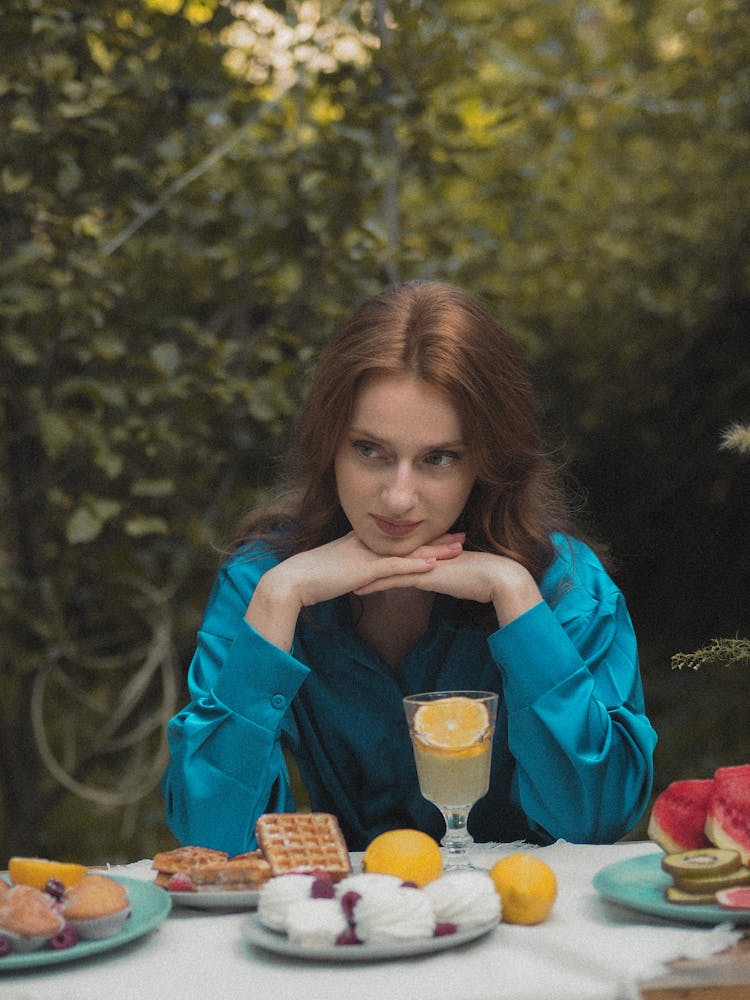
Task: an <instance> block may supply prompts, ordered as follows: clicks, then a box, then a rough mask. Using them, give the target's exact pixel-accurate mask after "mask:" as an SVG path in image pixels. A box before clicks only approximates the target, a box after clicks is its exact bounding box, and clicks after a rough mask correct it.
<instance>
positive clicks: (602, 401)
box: [0, 0, 750, 861]
mask: <svg viewBox="0 0 750 1000" xmlns="http://www.w3.org/2000/svg"><path fill="white" fill-rule="evenodd" d="M6 6H7V8H8V9H7V10H6V11H5V12H4V15H3V30H2V35H1V37H0V49H1V50H2V55H3V59H2V63H0V96H1V97H2V101H1V102H0V128H1V131H0V134H1V135H2V164H1V165H0V213H1V214H2V226H1V227H0V239H1V240H2V258H1V259H0V324H1V325H0V414H1V417H2V427H3V438H2V444H3V449H2V453H1V454H0V502H1V503H2V506H3V511H4V517H3V518H2V520H1V521H0V616H1V617H0V621H1V622H2V638H3V641H2V646H1V647H0V656H1V657H2V666H1V668H0V669H1V670H2V678H3V681H2V685H3V686H2V698H1V699H0V781H1V783H2V799H1V800H0V824H2V830H1V836H0V856H5V855H7V854H9V853H13V852H16V853H18V852H20V853H41V854H48V855H53V856H62V855H65V856H76V857H80V858H81V859H83V860H87V861H98V860H104V859H105V858H106V859H109V860H116V859H118V858H119V859H133V858H135V857H141V856H148V855H150V854H152V853H153V852H154V850H155V849H156V848H157V847H159V846H162V845H164V844H165V843H166V842H168V841H169V835H168V833H167V832H166V830H165V827H164V824H163V815H162V809H161V802H160V796H159V792H158V788H157V787H156V781H157V777H158V773H159V770H160V768H161V766H162V764H163V759H164V757H163V754H164V744H163V727H164V721H165V719H166V717H167V716H168V714H169V713H170V712H171V711H172V710H173V709H174V707H175V706H176V705H178V704H179V703H180V702H181V699H182V698H183V697H184V672H185V668H186V665H187V663H188V662H189V658H190V655H191V650H192V644H193V637H194V633H195V629H196V627H197V624H198V621H199V616H200V613H201V610H202V607H203V604H204V602H205V599H206V596H207V593H208V589H209V587H210V584H211V579H212V576H213V573H214V570H215V567H216V564H217V561H218V559H219V558H220V555H221V550H222V549H223V547H225V546H226V545H227V544H228V543H229V541H230V540H231V537H232V531H233V526H234V523H235V521H236V519H237V517H238V516H239V515H240V514H241V513H242V512H243V511H244V510H245V509H246V508H248V507H249V506H250V505H251V504H252V503H253V502H255V501H256V499H257V498H258V497H259V496H260V495H261V494H262V491H263V489H264V487H266V486H267V485H268V484H269V483H270V482H271V480H272V479H273V478H275V476H276V474H277V471H278V468H279V465H278V462H279V456H280V455H281V454H282V453H283V450H284V445H285V443H286V437H287V434H288V431H289V428H290V425H291V424H292V423H293V418H294V414H295V411H296V407H297V404H298V402H299V400H300V398H301V396H302V394H303V393H304V389H305V382H306V377H307V373H308V372H309V368H310V365H311V363H312V361H313V360H314V358H315V355H316V353H317V350H318V348H319V346H320V345H321V344H322V343H323V342H324V341H325V340H326V338H327V337H328V335H329V334H330V332H331V330H332V329H333V328H334V326H335V325H336V323H337V322H338V321H339V319H341V317H342V316H343V315H344V314H346V313H347V312H348V311H349V310H350V308H351V307H352V306H353V305H354V304H355V303H356V302H358V301H360V300H361V299H362V298H364V297H365V296H367V295H368V294H371V293H372V292H374V291H376V290H378V289H379V288H381V287H382V286H383V284H384V283H386V282H388V281H391V280H393V279H397V278H408V277H413V276H427V277H428V276H436V277H443V278H446V279H449V280H453V281H455V282H457V283H459V284H461V285H464V286H465V287H467V288H469V289H471V290H472V291H474V292H476V293H477V294H479V295H481V296H482V297H484V298H485V300H486V301H488V303H489V304H490V305H491V307H492V308H493V309H495V311H496V312H497V313H498V315H500V316H501V317H502V318H503V319H504V321H505V322H506V323H507V325H508V326H509V327H510V328H511V329H512V330H513V331H514V333H515V334H516V335H517V336H518V338H519V341H520V342H521V344H522V346H523V349H524V351H525V352H526V354H527V356H528V358H529V361H530V362H531V363H532V364H533V366H534V370H535V373H536V376H537V378H538V384H539V389H540V394H541V399H542V402H543V405H544V410H545V416H546V418H547V420H548V423H549V427H550V446H551V447H553V448H555V449H556V450H557V451H558V452H559V454H560V458H561V461H564V462H565V463H566V465H567V467H568V469H569V470H570V474H571V477H572V478H573V479H574V480H575V481H577V482H580V483H581V484H584V485H585V488H586V491H587V493H588V496H587V506H588V513H589V516H590V519H591V523H592V525H593V526H594V528H595V529H596V530H597V532H598V533H600V534H601V535H602V536H604V537H605V538H607V539H608V540H609V541H610V542H611V543H612V546H613V549H614V552H615V554H616V556H617V557H618V558H619V560H620V563H621V567H622V568H621V582H622V584H623V587H624V589H625V590H626V592H627V595H628V598H629V601H630V604H631V608H632V610H633V614H634V617H635V620H636V625H637V627H638V630H639V633H640V635H641V640H642V650H643V663H644V679H645V683H646V688H647V695H648V699H649V704H650V707H651V713H652V716H653V717H654V721H655V724H656V726H657V729H659V730H660V733H661V742H660V744H659V748H658V751H657V788H658V787H663V785H664V784H666V782H667V781H668V780H671V779H672V778H674V777H681V776H702V775H705V774H706V773H710V772H711V770H712V769H713V768H714V767H716V766H719V765H721V764H726V763H736V762H739V761H740V760H747V759H749V758H750V745H748V739H749V738H748V735H747V726H746V725H745V724H744V722H743V719H742V718H741V717H740V716H739V715H738V709H737V706H738V705H740V704H742V702H743V699H744V702H745V703H747V693H748V685H749V684H750V678H749V677H748V675H747V672H746V671H745V672H743V673H742V674H737V673H736V672H734V673H733V672H732V669H731V665H730V666H728V667H727V668H726V669H722V670H721V671H713V672H709V673H701V672H699V673H695V672H672V671H670V658H671V656H672V655H673V653H674V652H675V651H676V650H689V649H692V648H694V647H695V646H696V645H699V644H702V643H704V642H705V641H706V640H707V639H708V638H710V637H711V636H712V635H718V634H734V633H737V632H739V633H742V634H747V633H748V631H749V630H748V618H749V617H750V615H749V614H748V599H747V593H748V567H749V566H750V532H748V527H747V489H748V475H749V474H748V463H747V462H746V461H742V460H741V459H739V458H737V459H735V458H732V457H731V456H727V455H726V454H724V455H722V454H720V453H719V449H718V445H719V440H720V437H721V433H722V432H723V431H724V429H725V427H726V426H727V424H729V423H730V422H732V421H734V420H737V419H744V418H746V417H747V407H748V386H749V384H750V352H748V335H747V329H748V322H747V321H748V313H749V309H748V304H749V297H748V225H747V223H748V213H747V205H748V203H749V201H750V199H749V195H750V174H749V172H748V170H747V163H748V152H749V148H748V147H749V145H750V143H749V135H748V120H747V107H748V98H749V97H750V69H748V64H747V60H746V51H747V44H748V39H749V38H750V13H749V12H748V10H747V7H746V5H744V4H742V3H740V2H737V0H691V2H687V0H685V2H683V0H633V2H629V3H614V2H612V0H591V2H588V3H581V2H574V0H561V2H558V3H555V4H550V3H546V2H541V0H539V2H534V0H531V2H523V3H522V2H520V0H506V2H503V3H500V4H498V3H496V2H494V0H487V2H483V0H471V2H467V0H441V2H439V0H410V2H408V3H407V2H403V3H401V2H394V3H393V4H391V5H388V4H386V3H385V2H384V0H373V2H372V3H360V2H356V0H355V2H348V3H345V4H341V3H333V2H332V0H320V2H318V3H312V2H304V3H303V2H293V0H289V2H274V3H271V2H268V3H266V4H261V3H254V4H247V3H240V2H235V3H233V2H219V0H201V2H197V0H192V2H188V0H186V2H181V0H141V2H138V0H129V2H126V0H101V2H99V3H97V4H96V5H82V4H80V3H76V2H73V0H55V2H52V0H9V3H8V4H7V5H6Z"/></svg>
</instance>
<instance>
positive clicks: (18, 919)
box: [0, 885, 65, 951]
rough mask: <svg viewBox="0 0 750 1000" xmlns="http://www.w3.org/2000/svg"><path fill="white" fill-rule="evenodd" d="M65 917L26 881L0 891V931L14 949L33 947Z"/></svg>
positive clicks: (59, 927)
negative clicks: (25, 883) (24, 883)
mask: <svg viewBox="0 0 750 1000" xmlns="http://www.w3.org/2000/svg"><path fill="white" fill-rule="evenodd" d="M64 924H65V921H64V919H63V917H62V916H61V915H60V913H58V912H57V910H56V909H55V908H54V900H53V899H52V898H51V897H50V896H48V895H47V894H46V893H44V892H41V891H40V890H39V889H34V888H33V887H32V886H30V885H14V886H11V887H9V888H8V889H7V891H2V895H0V933H2V934H3V936H4V937H7V938H8V940H9V941H10V943H11V945H12V948H13V950H14V951H36V950H37V949H39V948H41V947H42V946H43V945H44V944H45V943H46V942H47V941H49V939H50V938H51V937H54V936H55V934H58V933H59V932H60V931H61V930H62V928H63V926H64Z"/></svg>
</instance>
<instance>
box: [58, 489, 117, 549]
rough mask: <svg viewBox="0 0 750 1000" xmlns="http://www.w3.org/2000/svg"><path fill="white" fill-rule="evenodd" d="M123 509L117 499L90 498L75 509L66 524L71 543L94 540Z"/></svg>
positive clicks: (66, 534) (67, 535)
mask: <svg viewBox="0 0 750 1000" xmlns="http://www.w3.org/2000/svg"><path fill="white" fill-rule="evenodd" d="M121 510H122V504H121V503H118V502H117V501H116V500H105V499H101V498H90V499H88V500H87V501H86V502H85V503H84V504H82V505H81V506H79V507H76V509H75V510H74V511H73V513H72V514H71V515H70V517H69V518H68V521H67V524H66V526H65V537H66V538H67V540H68V541H69V542H70V544H71V545H82V544H84V543H86V542H92V541H94V539H95V538H96V537H97V536H98V535H99V534H100V532H101V530H102V528H103V527H104V525H105V524H106V523H107V521H110V520H111V519H112V518H113V517H116V516H117V515H118V514H119V513H120V511H121Z"/></svg>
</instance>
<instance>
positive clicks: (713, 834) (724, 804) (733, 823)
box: [705, 764, 750, 865]
mask: <svg viewBox="0 0 750 1000" xmlns="http://www.w3.org/2000/svg"><path fill="white" fill-rule="evenodd" d="M705 830H706V835H707V836H708V838H709V839H710V840H711V842H712V843H713V844H716V846H717V847H726V848H729V849H730V850H734V851H739V853H740V856H741V857H742V863H743V864H744V865H747V864H748V863H749V862H750V764H738V765H737V766H736V767H720V768H718V770H717V771H716V773H715V774H714V789H713V795H712V796H711V800H710V802H709V804H708V809H707V812H706V826H705Z"/></svg>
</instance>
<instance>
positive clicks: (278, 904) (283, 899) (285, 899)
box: [258, 872, 315, 931]
mask: <svg viewBox="0 0 750 1000" xmlns="http://www.w3.org/2000/svg"><path fill="white" fill-rule="evenodd" d="M314 881H315V878H314V876H313V875H310V874H308V873H306V872H305V873H298V872H290V873H289V874H287V875H276V876H275V877H274V878H271V879H269V880H268V882H266V884H265V885H264V886H263V888H262V889H261V892H260V896H259V897H258V919H259V920H260V922H261V923H262V924H263V925H264V926H265V927H268V928H270V929H271V930H272V931H286V920H287V913H288V910H289V907H290V905H291V904H292V903H296V902H297V901H298V900H300V899H310V898H311V893H312V884H313V882H314Z"/></svg>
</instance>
